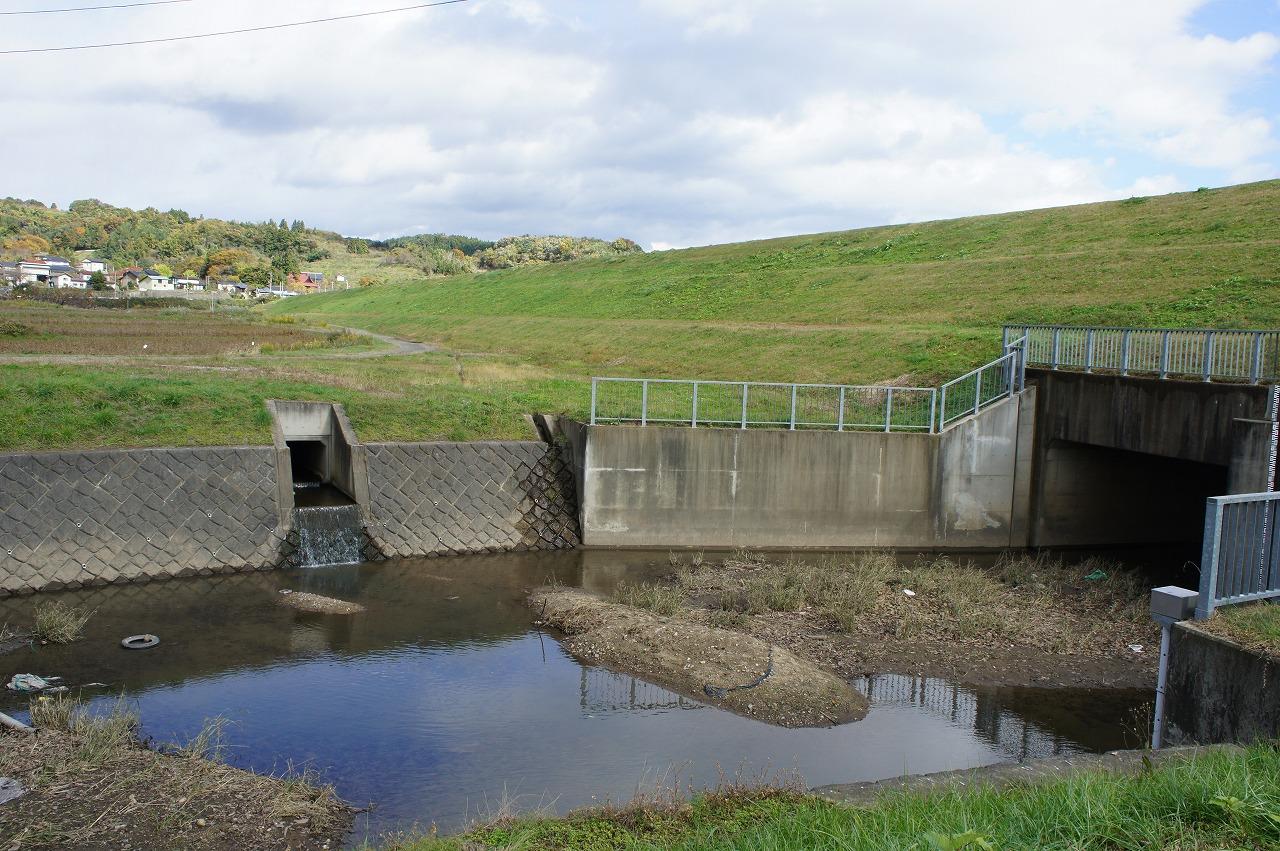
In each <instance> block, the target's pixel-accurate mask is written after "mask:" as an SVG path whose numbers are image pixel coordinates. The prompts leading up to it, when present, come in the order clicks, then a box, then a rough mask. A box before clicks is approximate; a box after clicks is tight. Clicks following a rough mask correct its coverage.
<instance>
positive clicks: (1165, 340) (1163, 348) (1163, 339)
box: [1160, 331, 1169, 378]
mask: <svg viewBox="0 0 1280 851" xmlns="http://www.w3.org/2000/svg"><path fill="white" fill-rule="evenodd" d="M1160 377H1161V378H1168V377H1169V332H1168V331H1163V332H1161V334H1160Z"/></svg>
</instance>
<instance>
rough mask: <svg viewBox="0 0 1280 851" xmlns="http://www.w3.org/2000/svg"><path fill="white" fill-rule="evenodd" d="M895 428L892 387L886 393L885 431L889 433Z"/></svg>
mask: <svg viewBox="0 0 1280 851" xmlns="http://www.w3.org/2000/svg"><path fill="white" fill-rule="evenodd" d="M892 427H893V388H892V387H890V388H888V389H887V390H885V393H884V430H885V431H886V432H888V431H889V430H890V428H892Z"/></svg>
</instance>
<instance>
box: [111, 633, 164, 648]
mask: <svg viewBox="0 0 1280 851" xmlns="http://www.w3.org/2000/svg"><path fill="white" fill-rule="evenodd" d="M159 643H160V639H159V638H157V637H156V636H154V635H131V636H129V637H128V638H126V639H125V640H124V641H121V642H120V646H121V647H123V648H125V649H126V650H146V649H147V648H148V647H155V646H156V645H157V644H159Z"/></svg>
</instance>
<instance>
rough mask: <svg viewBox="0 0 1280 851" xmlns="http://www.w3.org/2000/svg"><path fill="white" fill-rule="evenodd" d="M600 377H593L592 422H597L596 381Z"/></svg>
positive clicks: (593, 423)
mask: <svg viewBox="0 0 1280 851" xmlns="http://www.w3.org/2000/svg"><path fill="white" fill-rule="evenodd" d="M599 380H600V379H598V378H593V379H591V424H592V425H595V424H596V382H598V381H599Z"/></svg>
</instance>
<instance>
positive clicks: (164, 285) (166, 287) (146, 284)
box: [138, 269, 173, 293]
mask: <svg viewBox="0 0 1280 851" xmlns="http://www.w3.org/2000/svg"><path fill="white" fill-rule="evenodd" d="M138 289H139V290H140V291H141V292H144V293H145V292H173V278H170V277H169V276H168V275H161V274H160V273H159V272H157V271H156V270H155V269H143V270H142V274H141V275H140V276H139V277H138Z"/></svg>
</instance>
